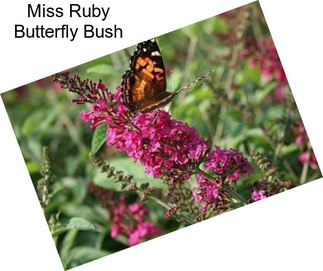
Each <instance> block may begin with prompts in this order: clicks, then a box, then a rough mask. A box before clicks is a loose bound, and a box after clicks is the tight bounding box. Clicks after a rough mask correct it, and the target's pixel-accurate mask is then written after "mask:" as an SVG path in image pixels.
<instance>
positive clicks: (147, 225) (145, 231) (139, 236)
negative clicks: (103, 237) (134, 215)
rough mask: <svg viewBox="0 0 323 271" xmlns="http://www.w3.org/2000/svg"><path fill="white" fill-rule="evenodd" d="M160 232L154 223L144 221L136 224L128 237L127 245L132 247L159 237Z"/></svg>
mask: <svg viewBox="0 0 323 271" xmlns="http://www.w3.org/2000/svg"><path fill="white" fill-rule="evenodd" d="M161 234H162V232H161V230H160V229H159V228H157V227H156V226H155V225H154V223H152V222H150V221H144V222H141V223H139V224H138V226H137V228H136V229H135V230H134V231H133V232H132V233H130V235H129V245H130V246H134V245H137V244H139V243H140V242H142V241H143V240H144V239H146V238H149V237H154V236H158V235H161Z"/></svg>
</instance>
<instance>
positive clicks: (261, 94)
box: [254, 81, 278, 106]
mask: <svg viewBox="0 0 323 271" xmlns="http://www.w3.org/2000/svg"><path fill="white" fill-rule="evenodd" d="M277 84H278V83H277V82H276V81H273V82H270V83H268V84H267V85H266V86H265V87H264V89H263V90H259V91H257V92H256V94H255V98H254V99H255V102H254V103H255V106H260V105H261V104H262V103H263V101H264V100H265V99H266V98H267V97H268V96H269V95H270V94H271V92H272V91H273V90H274V89H275V88H276V87H277Z"/></svg>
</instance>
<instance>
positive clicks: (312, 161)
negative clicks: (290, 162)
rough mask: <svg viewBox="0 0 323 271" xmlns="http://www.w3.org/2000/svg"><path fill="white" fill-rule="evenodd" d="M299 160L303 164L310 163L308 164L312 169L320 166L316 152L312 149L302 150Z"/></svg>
mask: <svg viewBox="0 0 323 271" xmlns="http://www.w3.org/2000/svg"><path fill="white" fill-rule="evenodd" d="M298 161H299V162H300V163H301V164H302V165H304V164H306V163H308V165H309V166H310V168H312V169H317V168H318V164H317V160H316V157H315V154H314V152H313V151H312V150H311V151H305V152H302V153H301V154H300V155H299V157H298Z"/></svg>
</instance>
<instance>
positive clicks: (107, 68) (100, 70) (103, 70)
mask: <svg viewBox="0 0 323 271" xmlns="http://www.w3.org/2000/svg"><path fill="white" fill-rule="evenodd" d="M86 73H97V74H103V75H115V74H118V71H116V68H115V67H113V66H112V65H109V64H98V65H95V66H93V67H90V68H88V69H87V70H86Z"/></svg>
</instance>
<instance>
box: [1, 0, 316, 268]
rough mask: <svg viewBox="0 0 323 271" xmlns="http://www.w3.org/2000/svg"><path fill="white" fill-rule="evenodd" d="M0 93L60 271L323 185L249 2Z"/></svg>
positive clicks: (260, 19)
mask: <svg viewBox="0 0 323 271" xmlns="http://www.w3.org/2000/svg"><path fill="white" fill-rule="evenodd" d="M89 50H90V49H89ZM91 50H93V48H92V49H91ZM1 96H2V99H3V101H4V104H5V107H6V110H7V113H8V115H9V118H10V122H11V124H12V127H13V129H14V132H15V135H16V137H17V141H18V143H19V146H20V149H21V152H22V155H23V158H24V160H25V163H26V167H27V169H28V172H29V174H30V177H31V180H32V183H33V186H34V188H35V191H36V193H37V196H38V199H39V202H40V206H41V208H42V210H43V213H44V216H45V217H46V221H47V223H48V228H49V231H50V233H51V235H52V237H53V240H54V243H55V246H56V248H57V251H58V254H59V256H60V259H61V261H62V264H63V266H64V269H65V270H67V269H70V268H73V267H76V266H79V265H81V264H84V263H87V262H90V261H93V260H95V259H98V258H101V257H103V256H106V255H110V254H112V253H115V252H118V251H120V250H123V249H126V248H129V247H132V246H135V245H138V244H140V243H142V242H145V241H148V240H151V239H153V238H156V237H159V236H162V235H164V234H167V233H170V232H174V231H177V230H180V229H182V228H184V227H186V226H189V225H192V224H195V223H198V222H201V221H204V220H206V219H210V218H212V219H215V220H216V219H217V218H216V217H217V216H218V215H220V214H223V213H227V212H229V211H231V210H234V209H237V208H239V207H243V206H245V205H248V204H252V203H253V202H256V201H259V200H263V199H266V198H268V197H271V196H273V195H275V194H278V193H280V192H284V191H286V190H289V189H292V188H294V187H297V186H299V185H302V184H305V183H308V182H311V181H314V180H316V179H318V178H320V177H322V174H321V171H320V168H319V166H318V163H317V161H316V158H315V154H314V151H313V149H312V147H311V144H310V141H309V138H308V136H307V133H306V130H305V127H304V124H303V122H302V119H301V115H300V113H299V111H298V108H297V105H296V103H295V100H294V97H293V94H292V92H291V89H290V86H289V84H288V80H287V77H286V75H285V72H284V69H283V66H282V64H281V61H280V58H279V55H278V53H277V50H276V47H275V44H274V41H273V39H272V37H271V35H270V31H269V29H268V26H267V24H266V21H265V18H264V15H263V13H262V10H261V8H260V5H259V3H258V2H253V3H251V4H247V5H244V6H241V7H239V8H236V9H233V10H230V11H227V12H225V13H222V14H219V15H216V16H213V17H211V18H208V19H206V20H203V21H200V22H197V23H195V24H192V25H189V26H186V27H183V28H181V29H178V30H175V31H172V32H169V33H167V34H164V35H161V36H159V37H151V38H150V39H147V40H144V41H140V42H139V43H138V44H134V45H133V46H131V47H129V48H126V49H123V50H121V51H118V52H115V53H113V54H110V55H107V56H103V57H100V58H98V59H95V60H93V61H90V62H87V63H84V64H81V65H79V66H76V67H73V68H70V69H68V70H65V71H62V72H59V73H56V74H54V75H52V76H49V77H46V78H44V79H41V80H38V81H36V82H33V83H30V84H27V85H24V86H21V87H18V88H16V89H13V90H10V91H7V92H5V93H3V94H1ZM313 142H314V140H313ZM29 181H30V180H26V182H29Z"/></svg>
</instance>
